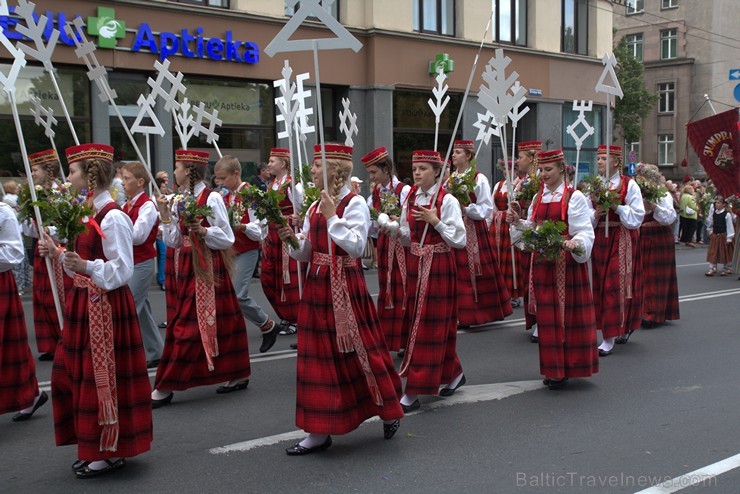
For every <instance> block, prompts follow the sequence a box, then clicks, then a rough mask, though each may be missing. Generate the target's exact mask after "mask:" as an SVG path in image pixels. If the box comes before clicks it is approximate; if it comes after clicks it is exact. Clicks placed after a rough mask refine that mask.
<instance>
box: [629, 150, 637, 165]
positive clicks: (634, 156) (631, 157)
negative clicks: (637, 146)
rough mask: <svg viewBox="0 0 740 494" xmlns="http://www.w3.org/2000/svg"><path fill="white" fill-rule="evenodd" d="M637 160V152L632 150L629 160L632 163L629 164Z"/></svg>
mask: <svg viewBox="0 0 740 494" xmlns="http://www.w3.org/2000/svg"><path fill="white" fill-rule="evenodd" d="M636 158H637V156H636V155H635V150H634V149H630V153H629V160H630V161H629V162H630V163H634V162H635V159H636Z"/></svg>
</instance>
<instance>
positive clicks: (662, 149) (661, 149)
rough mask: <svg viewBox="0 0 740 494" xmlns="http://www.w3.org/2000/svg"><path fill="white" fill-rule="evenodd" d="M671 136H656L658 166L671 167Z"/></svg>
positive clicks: (672, 155)
mask: <svg viewBox="0 0 740 494" xmlns="http://www.w3.org/2000/svg"><path fill="white" fill-rule="evenodd" d="M673 144H674V142H673V134H659V135H658V166H673V162H674V159H675V158H674V149H673V147H674V146H673Z"/></svg>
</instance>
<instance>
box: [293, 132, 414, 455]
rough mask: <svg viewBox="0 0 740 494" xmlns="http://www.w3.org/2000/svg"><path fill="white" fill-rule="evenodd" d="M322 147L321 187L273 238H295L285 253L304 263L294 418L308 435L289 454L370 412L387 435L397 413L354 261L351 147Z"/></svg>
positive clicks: (362, 228) (363, 227)
mask: <svg viewBox="0 0 740 494" xmlns="http://www.w3.org/2000/svg"><path fill="white" fill-rule="evenodd" d="M324 150H325V154H326V167H327V169H326V174H327V178H328V190H323V191H322V193H321V199H320V200H319V201H318V202H316V203H314V204H313V205H312V206H311V207H310V209H309V211H308V213H307V214H306V218H305V220H304V222H303V228H302V233H301V234H300V235H298V237H296V236H295V234H294V233H293V230H292V229H291V228H290V227H283V228H281V229H280V231H279V234H280V238H281V240H283V241H286V240H288V239H289V238H293V239H295V240H297V241H298V245H299V247H298V248H297V249H291V256H293V257H294V258H296V259H299V260H301V261H304V262H306V261H310V262H311V269H310V271H309V273H308V276H307V280H306V287H305V292H304V294H303V299H302V300H301V304H300V312H299V316H298V325H299V327H300V330H299V331H298V387H297V391H296V424H297V425H298V427H300V428H301V429H303V430H305V431H306V432H308V433H309V436H308V437H307V438H305V439H304V440H303V441H301V442H299V443H297V444H295V445H294V446H292V447H290V448H288V449H287V453H288V455H291V456H292V455H304V454H308V453H313V452H315V451H322V450H325V449H326V448H328V447H329V446H331V444H332V440H331V434H346V433H348V432H350V431H353V430H354V429H356V428H357V427H358V426H359V425H360V424H361V423H362V422H364V421H365V420H367V419H368V418H370V417H373V416H376V415H377V416H379V417H380V419H381V420H383V434H384V437H385V438H386V439H390V438H391V437H393V435H394V434H395V433H396V431H397V430H398V427H399V425H400V419H401V418H402V417H403V410H402V409H401V406H400V404H399V401H398V397H399V395H400V393H401V380H400V378H399V377H398V374H397V373H396V370H395V368H394V366H393V361H392V360H391V357H390V354H389V353H388V349H387V348H386V346H385V339H384V338H383V332H382V330H381V327H380V322H379V321H378V316H377V313H376V311H375V304H374V303H373V300H372V298H371V297H370V294H369V293H368V291H367V285H366V283H365V277H364V275H363V273H362V268H361V267H360V263H359V262H357V260H358V259H359V258H360V257H361V256H362V253H363V251H364V249H365V243H366V242H367V233H368V228H369V225H370V211H369V209H368V207H367V204H366V203H365V199H363V198H362V197H361V196H358V195H356V194H354V193H352V192H350V189H349V183H348V182H349V177H350V174H351V173H352V148H351V147H348V146H342V145H338V144H326V145H324ZM321 161H322V159H321V146H320V145H318V146H315V147H314V161H313V166H312V168H311V174H312V175H313V182H314V183H315V184H317V185H318V186H319V187H320V188H323V183H324V182H323V178H322V172H323V168H322V162H321ZM327 232H328V236H330V237H331V246H330V245H329V240H328V237H327Z"/></svg>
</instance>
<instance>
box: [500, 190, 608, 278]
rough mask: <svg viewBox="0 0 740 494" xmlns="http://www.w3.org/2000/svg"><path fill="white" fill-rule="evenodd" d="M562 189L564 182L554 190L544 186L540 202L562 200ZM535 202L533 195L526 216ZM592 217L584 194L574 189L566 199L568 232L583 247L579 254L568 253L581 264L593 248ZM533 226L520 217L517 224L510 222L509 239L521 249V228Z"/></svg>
mask: <svg viewBox="0 0 740 494" xmlns="http://www.w3.org/2000/svg"><path fill="white" fill-rule="evenodd" d="M564 191H565V184H564V183H563V184H560V186H559V187H558V188H557V189H555V190H550V189H549V188H548V187H545V188H544V189H543V191H542V199H541V202H542V203H543V204H549V203H551V202H558V201H560V200H562V197H563V193H564ZM537 202H538V201H537V198H536V197H535V199H534V200H533V201H532V204H530V205H529V210H528V211H527V218H531V217H532V214H533V213H534V208H535V206H536V203H537ZM592 217H593V211H592V210H591V208H590V207H589V201H588V199H586V196H584V195H583V194H582V193H581V192H580V191H578V190H574V191H573V192H572V193H571V195H570V200H569V201H568V234H569V235H570V238H571V239H572V240H575V241H576V242H578V244H579V245H580V246H581V248H583V255H581V256H579V255H576V254H575V252H571V253H570V254H571V256H573V259H574V260H575V261H576V262H579V263H581V264H582V263H584V262H586V261H588V259H589V257H591V249H593V246H594V238H595V236H594V228H593V226H592V224H591V218H592ZM533 226H534V221H530V220H529V219H526V220H525V219H520V220H519V222H518V223H517V224H512V225H511V226H510V227H509V232H510V234H511V241H512V242H513V243H515V244H517V247H519V248H520V249H521V248H522V245H521V242H520V240H521V237H522V230H523V229H526V228H531V227H533Z"/></svg>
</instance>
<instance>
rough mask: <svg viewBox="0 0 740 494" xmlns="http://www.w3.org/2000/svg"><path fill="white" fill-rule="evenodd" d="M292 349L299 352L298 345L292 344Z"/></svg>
mask: <svg viewBox="0 0 740 494" xmlns="http://www.w3.org/2000/svg"><path fill="white" fill-rule="evenodd" d="M290 348H291V349H292V350H298V343H291V344H290Z"/></svg>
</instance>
